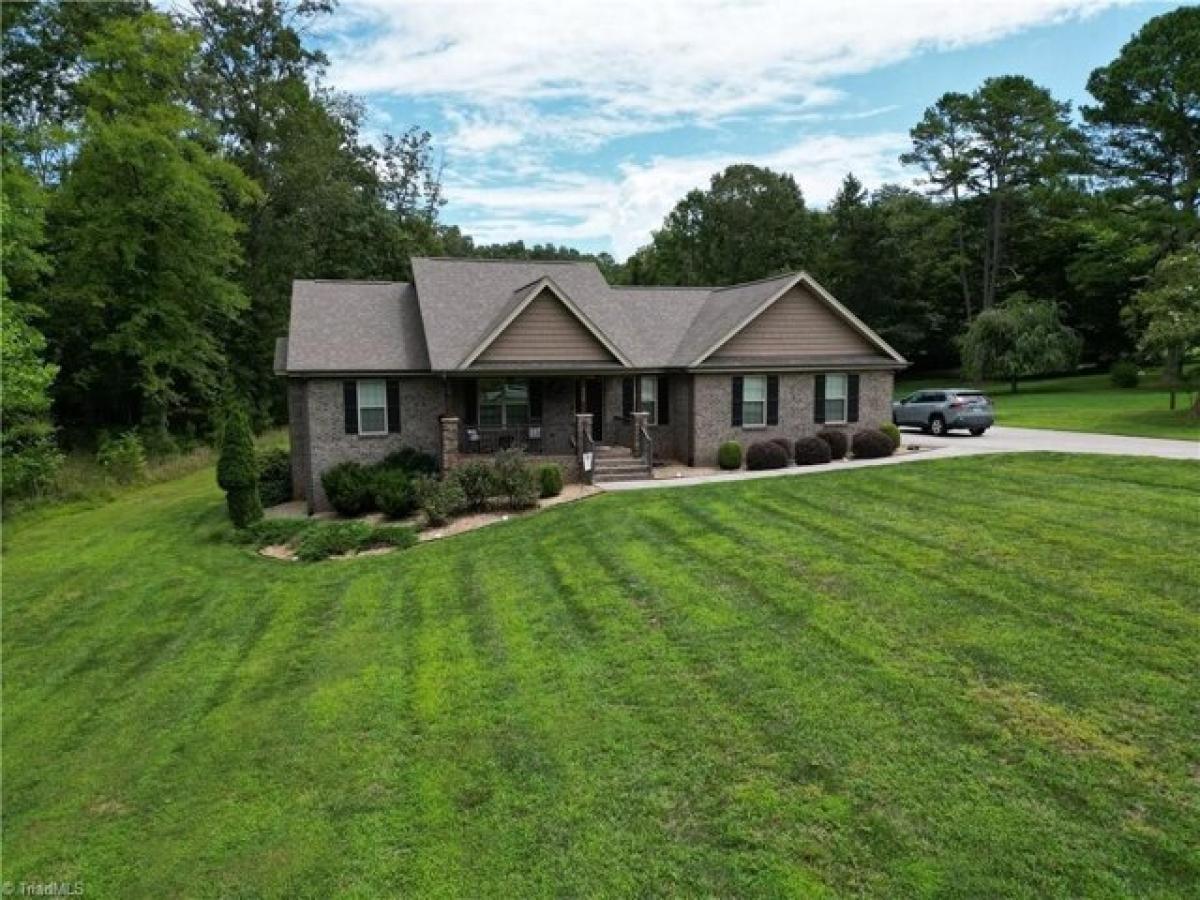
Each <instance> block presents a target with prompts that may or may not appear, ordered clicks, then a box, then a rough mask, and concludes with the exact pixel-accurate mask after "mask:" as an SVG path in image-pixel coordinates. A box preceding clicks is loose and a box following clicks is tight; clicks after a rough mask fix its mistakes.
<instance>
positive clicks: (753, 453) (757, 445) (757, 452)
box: [746, 441, 788, 471]
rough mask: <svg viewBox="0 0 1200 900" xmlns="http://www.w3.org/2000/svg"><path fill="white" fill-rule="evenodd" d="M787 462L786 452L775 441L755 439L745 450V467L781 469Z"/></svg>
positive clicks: (752, 468)
mask: <svg viewBox="0 0 1200 900" xmlns="http://www.w3.org/2000/svg"><path fill="white" fill-rule="evenodd" d="M787 464H788V452H787V451H786V450H785V449H783V447H781V446H780V445H779V444H777V443H776V442H775V441H755V442H754V443H753V444H751V445H750V449H748V450H747V451H746V468H747V469H751V470H754V471H760V470H762V469H783V468H786V467H787Z"/></svg>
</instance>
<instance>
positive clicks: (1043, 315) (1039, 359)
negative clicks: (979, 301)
mask: <svg viewBox="0 0 1200 900" xmlns="http://www.w3.org/2000/svg"><path fill="white" fill-rule="evenodd" d="M1079 351H1080V343H1079V338H1078V336H1077V335H1076V334H1075V332H1073V331H1072V330H1071V329H1070V328H1068V327H1067V326H1066V325H1064V324H1063V323H1062V319H1061V317H1060V315H1059V310H1058V307H1057V306H1056V305H1055V304H1054V303H1053V302H1051V301H1049V300H1034V299H1033V298H1031V297H1029V296H1028V295H1027V294H1020V293H1018V294H1013V295H1012V296H1011V297H1009V298H1008V299H1007V300H1006V301H1005V302H1004V303H1002V304H1000V305H998V306H994V307H992V308H991V309H985V310H984V311H983V312H981V313H980V314H979V315H977V316H976V317H975V321H973V322H972V323H971V327H970V328H968V329H967V333H966V334H965V335H964V336H963V339H962V360H963V371H964V372H965V373H966V374H967V376H968V377H969V378H1003V379H1006V380H1007V381H1008V382H1009V384H1011V385H1012V391H1013V393H1016V391H1017V381H1018V379H1020V378H1024V377H1026V376H1029V375H1037V374H1040V373H1043V372H1060V371H1063V370H1065V369H1069V368H1070V367H1072V366H1073V365H1075V363H1076V362H1077V361H1078V358H1079Z"/></svg>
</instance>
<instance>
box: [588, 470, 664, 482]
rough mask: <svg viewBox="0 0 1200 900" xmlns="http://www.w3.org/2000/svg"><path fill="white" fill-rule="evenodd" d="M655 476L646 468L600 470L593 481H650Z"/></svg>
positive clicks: (593, 477)
mask: <svg viewBox="0 0 1200 900" xmlns="http://www.w3.org/2000/svg"><path fill="white" fill-rule="evenodd" d="M653 477H654V476H653V475H652V474H651V473H650V472H648V471H647V470H646V469H642V470H640V471H638V472H600V471H597V472H596V473H595V474H594V475H593V476H592V481H593V482H594V483H596V484H610V483H612V482H614V481H648V480H650V479H652V478H653Z"/></svg>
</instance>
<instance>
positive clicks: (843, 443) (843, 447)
mask: <svg viewBox="0 0 1200 900" xmlns="http://www.w3.org/2000/svg"><path fill="white" fill-rule="evenodd" d="M817 437H819V438H820V439H821V440H823V441H824V442H825V443H827V444H828V445H829V456H830V458H831V459H845V458H846V451H847V450H849V449H850V441H849V440H847V438H846V432H844V431H835V430H834V429H832V428H825V429H822V430H821V431H818V432H817Z"/></svg>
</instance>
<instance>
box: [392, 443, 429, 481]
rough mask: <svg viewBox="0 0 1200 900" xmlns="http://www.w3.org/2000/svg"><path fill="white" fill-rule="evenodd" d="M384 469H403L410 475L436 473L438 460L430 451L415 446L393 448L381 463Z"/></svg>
mask: <svg viewBox="0 0 1200 900" xmlns="http://www.w3.org/2000/svg"><path fill="white" fill-rule="evenodd" d="M379 467H380V468H382V469H401V470H402V471H405V472H407V473H408V474H409V475H436V474H437V470H438V463H437V460H436V459H435V458H434V457H432V456H430V455H429V454H428V453H423V452H421V451H420V450H417V449H416V448H415V447H401V448H400V449H399V450H393V451H392V452H391V453H389V454H388V455H387V456H385V457H384V458H383V462H381V463H380V464H379Z"/></svg>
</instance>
